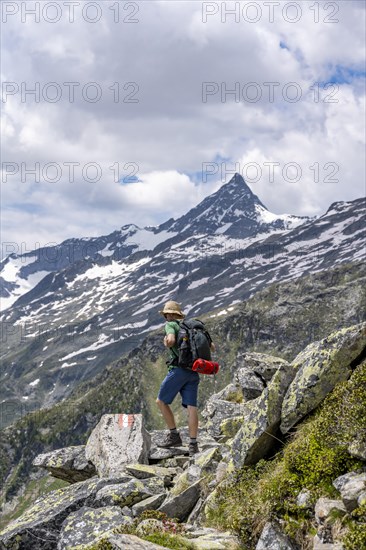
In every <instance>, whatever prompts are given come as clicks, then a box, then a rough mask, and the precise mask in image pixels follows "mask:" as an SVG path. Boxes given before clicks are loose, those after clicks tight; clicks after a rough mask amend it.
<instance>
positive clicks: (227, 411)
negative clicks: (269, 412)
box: [202, 395, 249, 437]
mask: <svg viewBox="0 0 366 550" xmlns="http://www.w3.org/2000/svg"><path fill="white" fill-rule="evenodd" d="M248 406H249V405H248V404H246V403H234V402H231V401H225V400H223V399H217V397H216V395H212V396H211V397H210V399H209V400H208V401H207V403H206V406H205V408H204V409H203V411H202V416H203V417H204V418H205V419H206V424H205V427H206V430H207V431H208V433H209V434H210V435H211V436H212V437H220V435H222V432H221V424H222V422H223V420H225V419H227V418H231V417H233V416H236V417H237V416H241V417H243V416H244V414H245V413H246V412H247V411H248Z"/></svg>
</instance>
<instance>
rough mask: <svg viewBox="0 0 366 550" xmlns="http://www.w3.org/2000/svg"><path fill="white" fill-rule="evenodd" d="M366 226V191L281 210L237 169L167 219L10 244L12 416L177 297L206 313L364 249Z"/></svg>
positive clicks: (66, 383)
mask: <svg viewBox="0 0 366 550" xmlns="http://www.w3.org/2000/svg"><path fill="white" fill-rule="evenodd" d="M365 227H366V224H365V201H364V200H363V199H359V200H356V201H353V202H350V203H334V204H333V205H332V206H331V207H330V208H329V210H328V211H327V212H326V213H325V214H324V215H323V216H321V217H319V218H318V219H315V220H310V219H308V218H296V217H293V216H276V215H274V214H271V213H270V212H269V211H268V210H267V209H266V208H265V207H264V205H263V204H262V203H261V201H260V200H259V199H258V197H257V196H256V195H254V194H253V193H252V191H251V190H250V189H249V187H248V186H247V185H246V184H245V182H244V180H243V179H242V178H241V177H240V176H239V175H235V176H234V177H233V178H232V180H231V181H230V182H229V183H227V184H226V185H224V186H223V187H222V188H221V189H219V191H217V192H216V193H214V194H213V195H211V196H210V197H207V198H206V199H205V200H204V201H203V202H202V203H201V204H200V205H198V206H197V207H196V208H194V209H192V210H191V211H190V212H188V213H187V214H186V215H185V216H182V217H181V218H180V219H178V220H169V221H167V222H166V223H165V224H162V225H161V226H159V227H157V228H144V229H140V228H138V227H137V226H125V227H123V228H122V229H121V230H120V231H116V232H114V233H112V234H111V235H108V236H105V237H100V238H96V239H79V240H69V241H65V242H64V243H62V244H60V245H57V246H50V247H47V248H44V249H39V250H35V251H33V252H29V253H26V254H18V255H17V254H13V255H10V256H9V257H8V258H6V259H5V260H4V262H3V263H2V277H3V282H4V290H3V296H5V298H4V300H5V305H6V304H7V303H8V304H10V303H11V301H12V300H13V299H15V298H17V296H18V298H17V299H16V301H15V302H13V303H12V305H11V307H9V308H7V309H5V311H4V312H3V314H2V318H1V326H2V341H3V346H2V348H3V350H2V352H1V353H2V355H1V363H2V370H1V374H0V382H1V384H0V387H1V390H0V402H1V406H2V408H3V410H4V409H5V410H6V411H7V413H6V415H5V416H6V417H7V418H9V417H11V416H13V418H14V417H15V418H16V417H19V416H20V415H23V414H24V412H26V411H32V410H36V409H39V408H41V407H49V406H51V405H52V404H55V403H57V402H59V401H60V400H62V399H64V398H65V397H67V396H68V395H70V393H71V392H72V391H73V389H74V388H75V387H76V386H77V385H78V384H80V383H81V382H83V381H86V380H90V379H93V377H95V376H96V375H97V374H98V373H100V372H102V371H103V369H105V367H106V366H107V365H109V364H111V363H112V362H113V361H116V360H118V359H119V358H120V357H121V356H122V355H123V354H124V353H126V352H128V351H130V350H131V349H133V348H134V347H136V345H138V344H139V342H140V341H141V338H143V337H145V336H146V335H147V334H148V333H149V332H150V331H151V330H153V329H156V328H158V327H159V326H160V323H161V319H160V317H159V314H158V313H157V311H158V309H159V308H160V307H161V304H162V303H164V301H166V300H167V299H171V298H174V299H176V300H178V301H179V302H182V303H183V305H184V309H185V311H186V313H188V314H190V315H199V316H201V315H204V314H205V313H208V312H210V311H212V310H213V309H216V308H221V309H225V308H231V307H235V305H236V304H239V303H240V302H242V301H243V300H246V299H247V298H249V297H250V296H253V295H254V294H255V293H256V292H258V291H260V290H261V289H264V288H266V287H268V286H269V285H270V284H272V283H274V282H280V281H289V280H296V279H297V278H298V277H300V276H301V275H303V274H309V273H314V272H319V271H324V270H327V269H330V268H332V267H334V266H336V265H342V264H346V263H348V262H357V261H362V260H363V259H364V257H365V247H364V242H365V238H366V229H365ZM8 299H9V300H10V301H9V302H7V300H8ZM11 411H13V412H11ZM2 425H4V423H2Z"/></svg>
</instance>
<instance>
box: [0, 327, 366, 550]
mask: <svg viewBox="0 0 366 550" xmlns="http://www.w3.org/2000/svg"><path fill="white" fill-rule="evenodd" d="M365 350H366V323H363V324H360V325H355V326H352V327H349V328H347V329H343V330H340V331H337V332H334V333H332V334H331V335H329V336H328V337H327V338H325V339H323V340H321V341H319V342H313V343H312V344H310V345H308V346H307V347H306V348H305V349H304V350H303V351H302V352H301V353H299V354H298V356H297V357H296V358H295V359H294V360H293V361H292V362H291V363H289V362H287V361H285V360H283V359H281V358H278V357H272V356H270V355H265V354H260V353H242V354H241V355H240V356H238V368H237V370H236V372H235V375H234V378H233V380H232V382H231V383H230V384H229V385H228V386H227V387H226V388H224V389H223V390H222V391H220V392H219V393H217V394H215V395H212V396H211V398H210V399H209V400H208V402H207V403H206V406H205V408H204V410H203V412H202V416H203V417H204V419H205V422H204V423H203V425H202V428H200V432H199V437H198V441H199V450H200V452H199V453H198V454H196V455H194V456H193V457H189V456H188V442H189V436H188V430H187V428H186V427H183V428H180V433H181V436H182V440H183V446H182V447H177V448H171V449H165V448H160V447H159V443H160V442H161V441H162V438H163V436H164V435H165V433H166V432H165V431H161V430H156V431H151V432H148V431H147V430H146V428H145V426H144V419H143V416H142V415H141V414H133V415H132V414H125V413H116V414H105V415H103V416H102V417H101V419H100V421H99V423H98V425H97V426H96V427H95V428H94V430H93V431H92V433H91V435H90V437H89V439H88V441H87V443H86V445H80V446H74V447H67V448H62V449H58V450H56V451H51V452H48V453H45V454H41V455H39V456H37V457H36V458H35V460H34V462H33V464H34V466H35V467H37V468H42V469H43V470H47V471H48V472H49V474H50V475H52V476H54V477H56V478H59V479H62V480H64V481H67V482H68V483H69V485H68V486H66V487H63V488H61V489H57V490H55V491H52V492H50V493H48V494H44V495H43V496H41V497H40V498H38V499H37V500H36V501H35V502H34V503H33V505H32V506H31V507H30V508H28V509H27V510H26V511H25V512H24V513H23V514H22V515H21V516H20V517H19V518H17V519H16V520H14V521H12V522H11V523H10V524H9V525H7V527H6V528H5V529H4V530H3V531H2V533H0V548H2V549H12V550H38V549H45V550H51V549H57V550H72V549H73V550H105V549H108V550H110V549H120V548H121V549H122V548H131V549H133V550H139V549H141V550H150V549H151V550H153V549H158V548H166V547H169V548H181V549H184V548H185V549H187V550H189V549H191V550H194V549H196V550H200V549H202V550H204V549H206V550H221V549H222V550H225V549H227V550H239V549H244V548H248V546H246V545H243V541H242V540H241V539H240V538H239V536H238V534H237V533H236V532H229V531H221V530H218V529H216V528H213V527H209V526H207V524H208V523H209V522H208V521H207V519H208V518H209V517H210V514H211V513H212V512H213V511H215V510H216V509H217V506H218V504H217V503H218V501H217V496H218V492H219V490H220V487H224V486H225V484H226V483H227V482H228V480H230V479H232V478H233V476H234V475H235V473H237V472H239V471H240V470H241V469H242V468H243V467H248V466H252V465H255V464H257V463H258V462H259V461H260V460H262V459H263V458H265V457H268V455H271V453H272V454H275V453H277V452H278V448H279V444H280V442H285V439H286V434H290V433H291V430H293V428H294V426H297V425H298V424H299V423H301V421H302V420H303V419H305V418H307V416H308V415H309V413H311V412H312V411H314V410H315V409H316V408H317V407H318V406H319V405H320V404H321V403H322V402H323V400H324V399H325V398H326V397H327V395H328V394H330V393H331V392H332V390H333V389H334V388H335V387H336V386H337V384H339V383H342V382H346V381H347V380H348V379H349V378H350V377H351V376H352V374H353V373H354V372H355V371H356V370H357V369H358V368H359V365H360V364H361V363H362V361H364V359H365ZM348 453H349V455H350V456H352V457H356V458H357V460H359V461H360V463H361V464H363V466H362V467H361V468H359V469H357V470H355V471H346V472H344V473H343V474H342V475H340V476H338V477H337V478H335V479H333V480H332V481H333V488H334V491H335V493H336V494H337V497H336V498H332V499H330V498H326V497H324V496H320V497H318V498H317V500H316V502H315V503H314V501H313V500H312V498H311V497H310V492H309V490H308V488H307V487H303V488H302V490H301V491H299V493H298V496H297V505H298V506H299V507H302V508H303V509H304V510H306V511H307V513H308V515H309V517H311V518H312V520H313V522H314V525H316V532H315V533H313V534H312V536H311V546H310V545H309V544H310V543H308V546H306V548H310V547H311V548H314V549H315V550H341V549H343V548H345V547H344V546H343V545H342V540H341V539H339V540H338V539H337V538H336V534H337V533H336V531H335V530H334V529H332V523H331V518H332V517H333V516H334V515H335V514H336V515H338V516H339V517H342V516H344V515H346V514H352V512H354V511H355V510H356V509H358V508H361V507H364V506H365V505H366V466H365V462H366V439H365V434H362V433H360V434H355V437H354V438H353V440H352V442H351V443H350V444H349V445H348ZM154 534H155V535H156V536H157V535H161V539H160V540H161V544H159V543H157V542H156V540H158V539H157V538H155V541H154V542H151V541H149V540H147V539H148V538H149V537H150V538H151V537H152V535H154ZM164 537H165V538H164ZM308 540H309V539H308ZM174 544H176V545H175V546H174ZM252 547H253V548H256V550H299V549H300V546H299V545H298V543H297V542H296V541H294V540H292V538H290V537H289V535H288V534H287V533H286V532H285V531H284V529H283V528H282V524H281V521H280V520H279V518H275V517H274V518H273V519H271V520H270V521H266V522H265V524H264V525H263V526H262V529H261V532H260V533H258V536H256V540H255V545H254V546H251V548H252ZM304 548H305V546H304ZM348 548H350V546H348V547H347V550H348ZM354 550H361V549H360V547H354Z"/></svg>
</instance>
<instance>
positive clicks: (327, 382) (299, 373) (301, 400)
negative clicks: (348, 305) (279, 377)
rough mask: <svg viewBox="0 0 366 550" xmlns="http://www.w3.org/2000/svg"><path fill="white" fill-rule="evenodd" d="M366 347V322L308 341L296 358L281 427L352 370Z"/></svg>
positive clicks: (289, 424) (284, 430)
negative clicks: (315, 340)
mask: <svg viewBox="0 0 366 550" xmlns="http://www.w3.org/2000/svg"><path fill="white" fill-rule="evenodd" d="M365 347H366V323H362V324H360V325H355V326H352V327H349V328H346V329H342V330H340V331H337V332H333V333H332V334H331V335H330V336H328V337H327V338H324V339H323V340H321V341H320V342H313V343H312V344H309V345H308V346H307V347H306V348H305V350H304V351H302V352H301V353H299V355H297V357H296V358H295V359H294V361H293V363H292V364H293V368H294V370H295V371H296V376H295V378H294V380H293V381H292V383H291V385H290V387H289V388H288V391H287V393H286V395H285V398H284V401H283V406H282V417H281V431H282V433H284V434H285V433H287V432H288V431H289V430H290V429H291V428H292V427H293V426H294V425H295V424H296V423H297V422H299V420H301V419H302V418H304V417H305V416H306V415H307V414H308V413H309V412H311V411H312V410H313V409H315V407H317V406H318V405H319V404H320V403H321V401H322V400H323V399H324V398H325V397H326V395H327V394H328V393H329V392H330V391H332V390H333V388H334V387H335V386H336V385H337V384H338V383H339V382H343V381H345V380H347V379H348V378H349V376H350V374H351V372H352V362H353V361H354V360H355V359H357V358H358V357H359V356H360V355H361V353H362V351H363V350H364V349H365Z"/></svg>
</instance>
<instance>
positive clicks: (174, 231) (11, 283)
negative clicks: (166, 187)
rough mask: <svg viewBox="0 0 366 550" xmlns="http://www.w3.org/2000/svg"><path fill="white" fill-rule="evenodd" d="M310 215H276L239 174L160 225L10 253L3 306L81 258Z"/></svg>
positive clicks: (244, 232)
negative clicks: (191, 206) (187, 209)
mask: <svg viewBox="0 0 366 550" xmlns="http://www.w3.org/2000/svg"><path fill="white" fill-rule="evenodd" d="M309 220H310V218H309V217H299V216H292V215H287V214H285V215H276V214H272V213H271V212H269V211H268V209H267V208H266V207H265V206H264V205H263V203H262V202H261V201H260V200H259V198H258V197H257V196H256V195H255V194H254V193H253V192H252V191H251V190H250V188H249V187H248V185H247V184H246V183H245V181H244V179H243V177H242V176H241V175H240V174H235V175H234V176H233V178H232V179H231V180H230V181H229V182H228V183H226V184H225V185H223V186H222V187H221V188H220V189H219V190H218V191H216V193H213V194H212V195H209V196H208V197H206V198H205V199H204V200H203V201H202V202H201V203H200V204H198V205H197V206H196V207H194V208H192V209H191V210H190V211H189V212H188V213H187V214H185V215H183V216H181V217H180V218H178V219H177V220H174V219H171V220H168V221H167V222H164V223H163V224H161V225H159V226H156V227H146V228H140V227H139V226H137V225H135V224H128V225H124V226H123V227H122V228H121V230H120V231H114V232H113V233H110V234H109V235H105V236H101V237H90V238H81V239H67V240H66V241H64V242H62V243H61V244H59V245H56V246H49V247H42V248H39V249H37V250H35V251H32V252H27V253H24V254H19V255H18V254H10V255H9V256H8V257H7V258H5V259H4V260H3V261H2V262H1V264H0V297H1V310H4V309H7V308H8V307H10V306H11V305H12V304H13V303H15V302H16V300H17V299H18V298H19V297H20V296H22V295H23V294H26V293H27V292H29V291H30V290H31V289H32V288H33V287H35V286H36V285H37V284H38V283H39V282H40V281H41V280H42V279H43V278H44V277H46V275H47V274H48V273H50V272H55V271H60V270H62V269H65V268H68V267H70V265H71V264H74V263H77V262H79V261H81V260H85V261H87V260H89V259H99V260H100V259H102V258H103V257H109V258H112V259H113V260H117V261H118V260H122V259H124V258H127V257H128V256H130V255H131V254H132V253H133V252H137V251H142V250H153V249H154V248H155V247H156V246H158V245H160V244H161V243H164V242H166V243H168V241H169V240H170V239H174V237H176V236H177V240H178V241H179V240H180V239H181V237H182V236H192V235H197V234H222V235H226V236H227V237H233V238H243V237H250V236H255V235H257V234H258V233H260V232H262V233H268V232H271V231H278V230H286V229H290V228H292V227H295V226H297V225H300V224H302V223H305V222H306V221H309Z"/></svg>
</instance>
